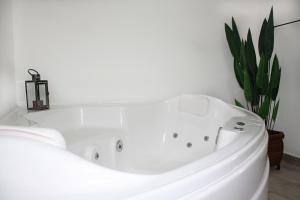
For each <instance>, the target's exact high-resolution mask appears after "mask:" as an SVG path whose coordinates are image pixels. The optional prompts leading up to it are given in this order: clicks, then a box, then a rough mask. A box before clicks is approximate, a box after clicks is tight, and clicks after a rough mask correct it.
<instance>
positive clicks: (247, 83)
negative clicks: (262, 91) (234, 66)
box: [244, 68, 253, 102]
mask: <svg viewBox="0 0 300 200" xmlns="http://www.w3.org/2000/svg"><path fill="white" fill-rule="evenodd" d="M244 95H245V98H246V101H247V102H252V100H253V94H252V84H251V80H250V75H249V72H248V69H247V68H244Z"/></svg>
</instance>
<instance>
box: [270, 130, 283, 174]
mask: <svg viewBox="0 0 300 200" xmlns="http://www.w3.org/2000/svg"><path fill="white" fill-rule="evenodd" d="M268 135H269V143H268V156H269V161H270V166H276V167H277V169H278V170H280V162H281V160H282V156H283V138H284V133H283V132H280V131H274V130H268Z"/></svg>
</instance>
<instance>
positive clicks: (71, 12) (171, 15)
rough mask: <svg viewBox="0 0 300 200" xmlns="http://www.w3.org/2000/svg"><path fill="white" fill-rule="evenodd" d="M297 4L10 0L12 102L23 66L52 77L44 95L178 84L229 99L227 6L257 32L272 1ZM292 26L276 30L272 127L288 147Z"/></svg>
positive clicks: (131, 91) (120, 93)
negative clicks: (279, 73) (278, 75)
mask: <svg viewBox="0 0 300 200" xmlns="http://www.w3.org/2000/svg"><path fill="white" fill-rule="evenodd" d="M299 4H300V3H299V2H298V1H297V0H288V1H287V0H277V1H275V0H273V1H271V0H269V1H261V0H254V1H245V0H231V1H221V0H211V1H204V0H202V1H201V0H173V1H167V0H147V1H140V0H126V1H124V0H76V1H74V0H27V1H23V0H15V3H14V41H15V43H14V49H15V51H14V53H15V58H16V60H15V69H16V73H15V75H16V79H17V101H18V104H20V105H22V104H24V100H25V95H24V85H23V84H24V80H25V79H28V78H29V76H28V75H27V74H26V70H27V69H28V68H29V67H31V66H34V67H35V68H36V69H37V70H39V71H40V73H41V74H42V77H43V78H45V79H48V80H49V81H50V93H51V94H50V98H51V99H50V100H51V103H52V104H82V103H84V104H97V103H101V102H111V101H117V102H120V101H121V102H136V101H138V102H140V101H152V100H156V99H164V98H168V97H170V96H174V95H177V94H180V93H204V94H208V95H212V96H216V97H219V98H221V99H223V100H225V101H227V102H232V100H233V98H234V97H241V96H242V93H241V90H240V89H239V88H238V85H237V82H236V80H235V77H234V73H233V69H232V57H231V55H230V52H229V50H228V47H227V43H226V40H225V34H224V22H225V21H227V22H229V21H230V18H231V16H232V15H233V16H235V18H236V20H237V22H238V24H239V27H240V29H241V32H242V33H243V35H245V33H246V31H247V28H248V27H249V26H251V27H252V31H253V32H254V37H255V38H256V39H255V40H254V41H257V37H258V33H259V29H260V25H261V23H262V19H263V17H265V16H267V15H268V13H269V9H270V7H271V5H274V11H275V20H276V22H278V23H281V22H285V21H286V20H292V19H294V18H297V17H298V18H299V17H300V11H299V10H300V6H299ZM242 24H243V26H242ZM299 27H300V26H299V24H298V25H295V26H294V27H292V26H290V27H286V28H282V29H281V30H278V31H276V49H277V50H276V51H277V52H278V53H279V58H280V61H281V63H282V67H283V80H282V87H281V91H280V95H281V108H280V113H279V119H278V129H281V130H284V131H285V133H286V136H287V137H286V152H288V153H291V154H294V155H298V156H300V145H299V144H300V133H298V131H297V130H298V129H297V128H298V127H297V121H298V120H297V119H298V118H299V117H300V112H297V109H298V110H299V109H300V108H299V106H298V107H297V104H296V103H297V101H298V99H299V97H300V94H299V91H298V90H297V89H298V87H297V86H298V85H299V81H298V78H297V75H298V74H299V68H298V67H299V65H298V63H299V56H298V55H296V54H297V50H298V49H299V39H298V37H297V36H298V35H299V33H300V32H299ZM291 38H294V40H297V41H294V40H291ZM297 65H298V66H297ZM295 107H296V108H295ZM288 119H289V120H288Z"/></svg>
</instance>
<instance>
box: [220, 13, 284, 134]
mask: <svg viewBox="0 0 300 200" xmlns="http://www.w3.org/2000/svg"><path fill="white" fill-rule="evenodd" d="M225 33H226V39H227V42H228V45H229V49H230V51H231V54H232V56H233V58H234V61H233V69H234V73H235V76H236V79H237V82H238V84H239V86H240V87H241V88H242V89H243V90H244V96H245V100H246V101H245V102H246V103H245V105H243V104H242V103H240V101H238V100H236V99H235V104H236V105H237V106H240V107H243V108H246V109H248V110H251V111H252V112H254V113H256V114H258V115H259V116H260V117H261V118H262V119H263V120H264V121H265V124H266V127H267V128H268V129H274V124H275V122H276V118H277V112H278V107H279V100H277V94H278V90H279V84H280V76H281V67H280V65H279V61H278V57H277V55H276V54H275V55H273V49H274V20H273V8H272V9H271V11H270V14H269V18H268V19H266V18H265V19H264V21H263V23H262V26H261V30H260V35H259V40H258V55H256V52H255V48H254V45H253V40H252V34H251V30H250V28H249V30H248V34H247V38H245V39H243V38H241V37H240V34H239V31H238V28H237V25H236V23H235V20H234V18H233V17H232V24H231V27H230V26H229V25H228V24H226V23H225Z"/></svg>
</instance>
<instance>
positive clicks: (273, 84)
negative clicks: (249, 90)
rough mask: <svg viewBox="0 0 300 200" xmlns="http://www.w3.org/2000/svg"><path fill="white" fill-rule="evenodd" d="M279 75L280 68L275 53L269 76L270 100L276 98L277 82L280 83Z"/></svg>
mask: <svg viewBox="0 0 300 200" xmlns="http://www.w3.org/2000/svg"><path fill="white" fill-rule="evenodd" d="M280 76H281V69H280V66H279V61H278V58H277V55H275V57H274V60H273V65H272V70H271V78H270V84H269V92H270V96H271V97H272V100H276V97H277V93H278V89H279V84H280Z"/></svg>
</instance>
